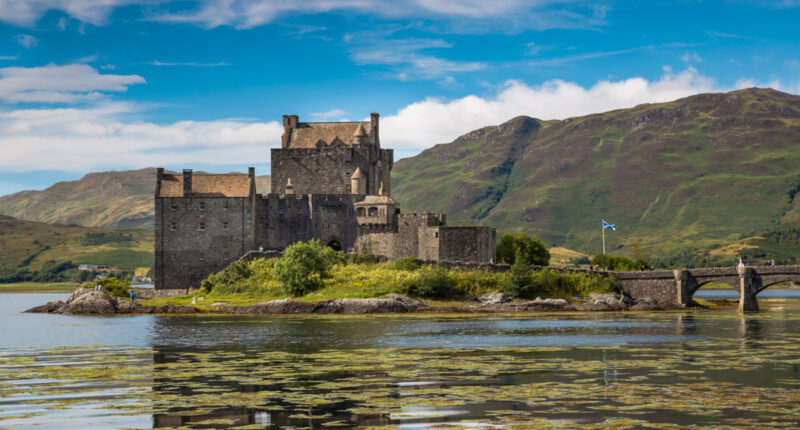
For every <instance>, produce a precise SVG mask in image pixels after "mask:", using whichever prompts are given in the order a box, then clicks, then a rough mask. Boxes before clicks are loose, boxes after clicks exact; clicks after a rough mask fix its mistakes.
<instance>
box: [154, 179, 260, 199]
mask: <svg viewBox="0 0 800 430" xmlns="http://www.w3.org/2000/svg"><path fill="white" fill-rule="evenodd" d="M191 196H192V197H250V176H248V175H247V174H243V173H225V174H221V175H213V174H208V173H192V194H191ZM156 197H183V175H181V174H173V173H164V174H163V176H162V177H161V187H160V188H159V192H158V196H156Z"/></svg>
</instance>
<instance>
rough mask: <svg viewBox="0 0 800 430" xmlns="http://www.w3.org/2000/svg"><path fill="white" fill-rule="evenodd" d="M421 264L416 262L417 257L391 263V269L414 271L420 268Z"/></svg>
mask: <svg viewBox="0 0 800 430" xmlns="http://www.w3.org/2000/svg"><path fill="white" fill-rule="evenodd" d="M421 265H422V262H421V261H419V260H417V257H406V258H401V259H399V260H397V261H395V262H394V263H392V267H393V268H395V269H397V270H406V271H409V272H410V271H414V270H417V269H419V268H420V266H421Z"/></svg>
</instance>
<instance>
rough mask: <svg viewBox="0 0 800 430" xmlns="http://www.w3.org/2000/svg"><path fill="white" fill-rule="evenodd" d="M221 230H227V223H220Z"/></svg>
mask: <svg viewBox="0 0 800 430" xmlns="http://www.w3.org/2000/svg"><path fill="white" fill-rule="evenodd" d="M222 229H223V230H227V229H228V222H227V221H225V222H223V223H222Z"/></svg>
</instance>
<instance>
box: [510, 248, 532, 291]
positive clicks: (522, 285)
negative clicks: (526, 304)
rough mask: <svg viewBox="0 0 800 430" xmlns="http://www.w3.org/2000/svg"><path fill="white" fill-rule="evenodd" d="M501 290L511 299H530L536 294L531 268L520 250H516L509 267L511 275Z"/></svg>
mask: <svg viewBox="0 0 800 430" xmlns="http://www.w3.org/2000/svg"><path fill="white" fill-rule="evenodd" d="M503 290H504V291H505V293H506V294H508V295H509V296H511V297H531V296H533V295H534V293H535V292H536V291H535V290H536V288H535V285H534V283H533V276H532V275H531V266H530V264H528V261H527V260H526V259H525V258H524V257H523V256H522V250H520V249H517V255H516V257H515V258H514V264H512V265H511V273H509V276H508V279H507V280H506V284H505V288H504V289H503Z"/></svg>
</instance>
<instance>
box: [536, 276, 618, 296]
mask: <svg viewBox="0 0 800 430" xmlns="http://www.w3.org/2000/svg"><path fill="white" fill-rule="evenodd" d="M615 282H616V281H615V280H614V278H613V277H609V278H604V277H600V276H596V275H591V274H588V273H558V272H555V271H553V270H550V269H545V270H542V271H540V272H538V273H536V274H534V276H533V284H534V285H535V289H536V290H537V291H538V292H539V294H540V295H543V296H547V297H557V298H562V299H571V298H572V297H575V296H588V295H589V294H591V293H610V292H611V291H613V285H614V284H615Z"/></svg>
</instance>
